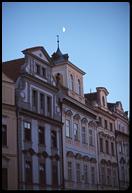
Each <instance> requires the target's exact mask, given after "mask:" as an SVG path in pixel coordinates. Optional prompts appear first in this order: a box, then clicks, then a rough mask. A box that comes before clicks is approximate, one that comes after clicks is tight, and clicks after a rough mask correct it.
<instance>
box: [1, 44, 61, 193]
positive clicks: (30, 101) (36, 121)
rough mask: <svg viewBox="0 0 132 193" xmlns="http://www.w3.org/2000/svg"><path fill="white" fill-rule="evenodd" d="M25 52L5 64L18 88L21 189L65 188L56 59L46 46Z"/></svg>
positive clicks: (5, 68) (5, 70)
mask: <svg viewBox="0 0 132 193" xmlns="http://www.w3.org/2000/svg"><path fill="white" fill-rule="evenodd" d="M22 52H23V54H24V56H25V57H24V58H21V59H17V60H13V61H9V62H4V63H3V69H4V72H5V73H6V74H7V75H8V76H9V77H12V78H13V79H14V82H15V87H16V112H17V122H18V128H17V130H18V131H17V132H18V163H19V168H18V185H19V187H18V189H22V190H27V189H29V190H41V189H49V190H50V189H61V188H62V186H63V172H62V137H61V135H62V122H61V113H60V109H59V106H58V103H57V92H58V89H57V87H56V86H54V85H55V82H54V80H53V78H52V74H51V67H52V61H51V59H50V57H49V55H48V54H47V52H46V51H45V49H44V48H43V47H34V48H30V49H26V50H23V51H22ZM14 140H15V139H14ZM14 140H13V141H14Z"/></svg>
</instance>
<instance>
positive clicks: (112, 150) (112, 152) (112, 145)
mask: <svg viewBox="0 0 132 193" xmlns="http://www.w3.org/2000/svg"><path fill="white" fill-rule="evenodd" d="M111 154H112V155H113V156H114V155H115V152H114V143H113V142H111Z"/></svg>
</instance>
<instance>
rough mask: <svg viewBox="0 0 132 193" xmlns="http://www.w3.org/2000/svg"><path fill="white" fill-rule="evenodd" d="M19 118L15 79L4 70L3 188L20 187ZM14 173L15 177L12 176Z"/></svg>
mask: <svg viewBox="0 0 132 193" xmlns="http://www.w3.org/2000/svg"><path fill="white" fill-rule="evenodd" d="M17 157H18V154H17V118H16V107H15V84H14V81H13V80H12V79H11V78H10V77H8V76H7V75H6V74H5V73H3V72H2V189H3V190H8V189H10V190H17V189H18V182H17V178H18V173H17V169H18V168H17V167H18V165H17ZM12 174H13V177H12Z"/></svg>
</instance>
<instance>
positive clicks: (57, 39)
mask: <svg viewBox="0 0 132 193" xmlns="http://www.w3.org/2000/svg"><path fill="white" fill-rule="evenodd" d="M57 44H58V49H59V35H57Z"/></svg>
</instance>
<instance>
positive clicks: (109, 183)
mask: <svg viewBox="0 0 132 193" xmlns="http://www.w3.org/2000/svg"><path fill="white" fill-rule="evenodd" d="M107 184H108V185H111V169H110V168H107Z"/></svg>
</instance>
